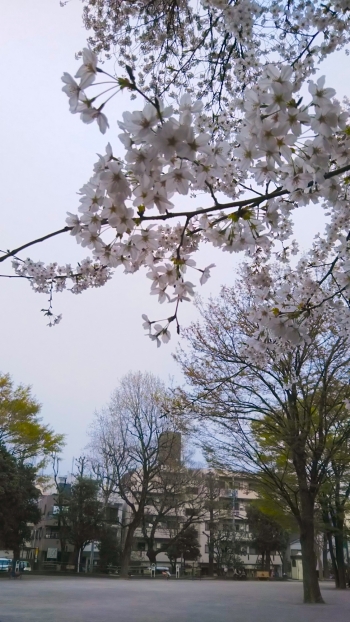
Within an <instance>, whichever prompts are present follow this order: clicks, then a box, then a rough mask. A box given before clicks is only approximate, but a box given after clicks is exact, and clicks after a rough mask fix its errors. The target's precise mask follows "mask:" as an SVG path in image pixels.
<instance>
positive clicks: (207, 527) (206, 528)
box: [204, 523, 210, 531]
mask: <svg viewBox="0 0 350 622" xmlns="http://www.w3.org/2000/svg"><path fill="white" fill-rule="evenodd" d="M204 529H205V531H210V523H205V525H204Z"/></svg>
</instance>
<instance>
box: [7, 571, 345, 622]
mask: <svg viewBox="0 0 350 622" xmlns="http://www.w3.org/2000/svg"><path fill="white" fill-rule="evenodd" d="M322 592H323V595H324V598H325V600H326V602H327V605H324V606H323V605H302V604H301V600H302V586H301V584H300V583H297V582H287V583H277V582H276V583H263V582H251V581H247V582H243V583H241V582H231V581H210V580H209V581H208V580H207V581H206V580H203V581H181V580H180V581H176V580H175V579H174V580H170V581H166V580H155V581H151V580H137V579H131V580H126V581H125V580H124V581H123V580H121V579H120V580H110V579H92V578H91V579H90V578H85V579H84V578H79V577H77V578H75V577H73V578H69V579H68V578H67V579H66V578H60V577H55V578H49V577H24V578H23V579H22V580H16V581H13V580H12V581H11V580H10V579H9V580H5V579H3V580H1V581H0V622H44V621H45V622H299V621H300V622H348V621H349V620H350V590H347V591H346V592H337V591H336V590H335V589H334V588H333V586H332V585H331V584H326V583H324V584H323V585H322Z"/></svg>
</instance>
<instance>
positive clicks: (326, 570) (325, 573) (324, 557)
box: [322, 533, 329, 579]
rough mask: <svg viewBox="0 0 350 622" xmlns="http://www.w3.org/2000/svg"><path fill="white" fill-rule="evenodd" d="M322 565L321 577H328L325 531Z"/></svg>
mask: <svg viewBox="0 0 350 622" xmlns="http://www.w3.org/2000/svg"><path fill="white" fill-rule="evenodd" d="M322 565H323V578H324V579H329V564H328V546H327V534H325V533H324V534H323V549H322Z"/></svg>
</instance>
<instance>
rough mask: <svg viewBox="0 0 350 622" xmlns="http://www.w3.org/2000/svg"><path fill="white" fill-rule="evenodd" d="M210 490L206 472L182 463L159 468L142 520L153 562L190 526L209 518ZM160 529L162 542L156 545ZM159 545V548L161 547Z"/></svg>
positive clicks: (149, 557) (145, 538)
mask: <svg viewBox="0 0 350 622" xmlns="http://www.w3.org/2000/svg"><path fill="white" fill-rule="evenodd" d="M207 498H208V491H207V487H206V481H205V478H204V477H203V472H202V471H201V470H200V469H196V468H193V467H191V466H190V465H189V464H186V463H181V464H178V465H176V466H175V468H174V465H172V464H171V463H170V464H168V465H167V466H164V467H163V468H162V469H160V471H159V473H158V474H157V478H156V481H155V482H154V487H153V490H152V493H151V494H150V495H149V497H148V500H147V505H146V507H145V512H144V516H143V520H142V533H143V537H144V540H145V542H146V544H147V556H148V559H149V561H150V562H151V563H155V562H156V558H157V555H158V554H159V553H163V552H165V551H167V550H168V548H169V546H172V545H173V544H174V543H175V542H176V541H177V540H179V539H181V537H182V535H183V533H184V532H186V530H187V529H188V527H190V526H191V525H195V524H198V523H200V522H201V521H203V520H204V518H205V517H206V515H207ZM159 530H161V534H162V542H158V543H157V547H156V540H157V537H158V538H159ZM159 544H160V546H159Z"/></svg>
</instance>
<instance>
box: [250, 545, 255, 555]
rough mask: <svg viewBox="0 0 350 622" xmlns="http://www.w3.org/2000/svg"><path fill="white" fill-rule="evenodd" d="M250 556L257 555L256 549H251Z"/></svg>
mask: <svg viewBox="0 0 350 622" xmlns="http://www.w3.org/2000/svg"><path fill="white" fill-rule="evenodd" d="M249 555H256V549H254V547H252V546H250V547H249Z"/></svg>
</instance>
